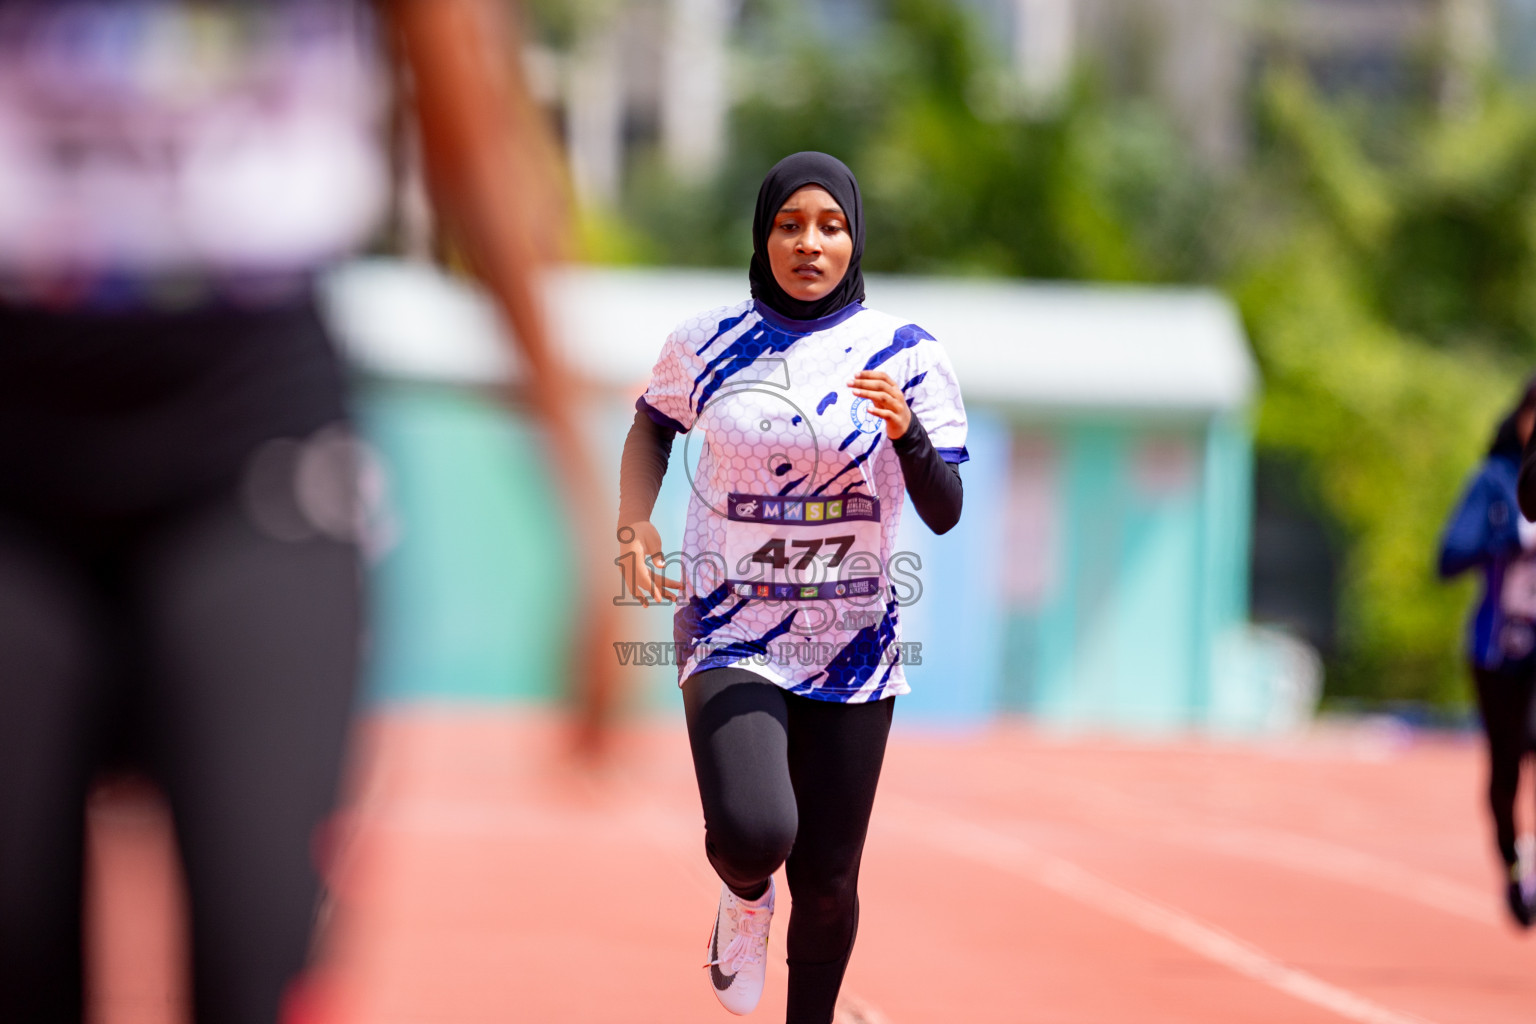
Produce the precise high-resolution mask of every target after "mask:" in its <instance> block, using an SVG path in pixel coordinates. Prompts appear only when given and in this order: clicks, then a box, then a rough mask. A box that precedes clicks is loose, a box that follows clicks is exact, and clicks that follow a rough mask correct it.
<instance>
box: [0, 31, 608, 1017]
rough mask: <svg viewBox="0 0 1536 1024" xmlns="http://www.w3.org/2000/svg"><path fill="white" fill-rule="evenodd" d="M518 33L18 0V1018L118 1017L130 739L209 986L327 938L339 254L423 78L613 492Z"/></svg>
mask: <svg viewBox="0 0 1536 1024" xmlns="http://www.w3.org/2000/svg"><path fill="white" fill-rule="evenodd" d="M508 32H509V26H506V25H504V24H502V22H501V19H500V14H499V9H498V7H497V6H496V5H495V4H494V3H493V2H492V0H395V2H391V3H381V4H378V5H373V4H370V3H367V2H365V0H268V2H265V3H255V2H250V3H240V2H235V0H200V2H178V0H109V2H101V0H94V2H83V0H82V2H75V0H60V2H46V3H44V2H38V0H0V1021H6V1022H12V1021H15V1022H29V1024H34V1022H35V1024H52V1022H65V1021H69V1022H78V1021H79V1020H80V1019H81V1017H82V1014H83V1012H84V1004H85V999H84V996H83V992H82V989H83V979H82V941H83V940H82V926H81V917H82V895H81V883H82V871H83V855H82V844H83V839H84V836H83V831H84V816H83V807H84V804H85V800H86V796H87V792H88V790H89V789H90V787H91V786H92V784H93V780H94V779H96V778H97V777H98V775H99V773H100V772H102V771H103V770H104V769H116V768H119V767H124V766H126V767H130V768H132V769H134V770H136V771H140V772H144V773H146V774H148V775H149V776H150V777H151V778H152V779H153V780H154V781H155V782H156V783H157V784H158V785H159V787H160V788H161V789H162V790H163V792H164V794H165V796H166V799H167V801H168V803H169V806H170V809H171V812H172V815H173V819H174V822H175V829H176V838H177V845H178V848H179V851H180V853H181V858H182V862H183V867H184V872H185V879H186V885H187V892H188V897H189V907H190V921H189V926H190V942H191V955H192V971H191V980H192V986H193V993H192V1003H193V1009H194V1013H195V1018H196V1020H198V1021H209V1022H212V1021H218V1022H220V1024H247V1022H248V1024H270V1022H272V1021H274V1020H276V1019H278V1017H279V1014H280V1012H281V1010H280V1007H281V1005H282V1003H283V1000H284V998H285V995H284V994H285V991H290V990H291V989H292V985H293V983H294V981H295V979H296V978H297V977H298V976H299V974H300V972H301V969H302V968H303V966H304V964H305V960H306V956H307V947H308V944H309V935H310V931H311V928H312V925H313V922H314V917H315V908H316V903H317V896H318V893H319V889H320V881H319V877H318V874H317V870H316V866H315V864H314V862H313V857H312V853H313V845H312V844H313V841H314V838H315V832H316V829H317V826H319V825H320V824H321V823H322V821H323V820H324V819H325V818H326V816H327V815H328V813H329V812H330V811H331V810H332V807H333V802H334V800H335V797H336V792H337V780H338V776H339V772H340V769H341V767H342V761H343V753H344V742H345V738H346V734H347V729H348V724H349V719H350V716H351V711H352V707H353V702H354V699H355V696H356V683H357V679H358V677H359V667H360V652H361V650H362V641H363V637H364V633H365V630H364V621H365V620H364V607H363V603H362V600H361V596H362V586H363V570H364V566H363V561H362V558H361V557H360V549H361V545H362V542H363V541H364V539H365V538H364V532H365V529H366V523H365V520H366V511H367V510H366V508H365V507H364V503H363V502H362V501H361V500H360V489H359V481H358V477H359V469H360V466H361V464H362V463H363V462H364V461H365V460H364V459H363V458H362V457H361V452H362V450H361V448H360V446H359V444H358V442H357V441H356V440H355V438H354V436H353V434H352V431H351V427H350V426H349V415H348V402H347V386H346V371H345V368H344V366H343V365H342V363H341V361H340V359H339V357H338V353H337V352H336V350H335V349H334V348H333V346H332V343H331V339H330V338H329V337H328V336H327V332H326V328H325V325H324V324H323V323H322V321H321V319H320V317H319V316H318V314H317V306H316V300H315V282H316V275H317V274H318V273H319V272H320V271H321V270H323V269H324V268H325V267H327V266H328V265H331V264H333V263H335V262H336V261H338V260H340V259H343V258H345V257H346V256H348V255H349V254H351V253H353V252H355V251H357V250H358V249H359V248H360V247H361V246H362V245H364V244H365V243H366V242H367V241H368V240H369V239H370V238H371V237H372V236H373V235H374V234H375V233H376V231H377V229H378V226H379V223H380V219H381V215H382V214H383V213H384V212H385V210H386V207H387V204H388V201H389V199H390V193H391V177H390V161H389V159H388V146H387V132H385V131H384V128H385V125H386V123H387V121H388V116H387V115H388V114H389V112H390V108H391V104H392V103H401V102H410V103H413V104H414V107H415V110H416V113H417V114H418V116H419V132H420V138H421V142H422V153H423V159H424V163H425V169H426V172H427V178H428V182H429V185H430V186H431V189H432V192H433V196H434V199H435V201H436V207H437V211H438V214H439V217H440V220H441V224H442V226H443V227H444V228H446V229H447V230H448V231H450V232H452V233H453V240H454V242H455V243H456V244H457V245H458V246H459V249H460V251H461V253H462V255H463V256H464V258H465V259H466V260H467V261H468V262H469V263H470V264H471V265H472V266H473V267H474V268H475V269H476V270H477V271H478V272H479V273H480V274H481V275H482V276H483V277H484V279H485V280H486V281H487V283H488V284H489V285H490V286H491V289H492V291H493V293H494V295H495V297H496V298H497V300H498V301H499V303H500V306H501V308H502V310H503V312H504V313H505V314H506V315H507V317H508V319H509V320H510V321H511V323H512V324H513V326H514V327H515V329H516V332H517V336H518V338H519V341H520V343H521V348H522V357H523V358H522V360H521V362H522V363H523V365H524V366H525V367H526V373H527V375H528V380H527V383H528V384H530V385H531V386H530V388H529V390H528V394H529V396H530V398H531V399H532V401H533V404H534V407H535V410H536V411H537V412H538V413H539V414H541V416H542V418H543V420H544V422H545V424H546V426H547V427H549V432H550V443H551V444H552V445H553V447H554V451H555V453H556V458H557V462H558V465H559V466H560V469H561V470H562V471H563V472H564V473H565V477H564V479H565V482H566V484H567V487H568V490H569V491H570V493H571V494H572V495H573V496H576V495H577V494H578V492H579V490H580V487H581V483H580V481H581V479H582V474H584V473H588V472H589V467H588V466H587V463H586V461H585V454H584V452H583V451H582V449H581V447H580V445H579V443H578V442H577V441H576V436H577V435H576V432H575V431H574V430H572V429H570V420H569V417H570V416H571V415H572V413H571V412H570V411H568V410H569V408H570V405H571V401H570V397H571V392H570V385H569V383H568V380H567V377H566V375H565V372H564V370H563V368H562V366H561V364H560V362H559V360H558V359H557V358H556V357H555V352H554V350H553V348H552V347H551V345H550V343H549V339H548V336H547V332H546V331H545V328H544V324H543V321H542V318H541V314H540V311H539V307H538V303H537V301H536V298H535V287H536V282H535V280H534V274H533V272H534V271H535V270H536V269H537V267H538V266H539V265H540V264H541V263H543V262H544V261H545V260H546V259H547V258H548V257H549V256H550V255H551V254H553V253H554V252H556V251H557V250H558V241H559V225H558V223H557V222H556V218H555V217H553V216H552V215H551V211H556V210H559V209H560V207H561V203H560V198H561V197H560V195H559V194H558V191H557V190H556V189H554V188H553V187H552V181H553V179H552V176H551V175H550V174H549V173H548V172H547V169H546V167H545V164H544V163H542V162H541V161H540V159H539V154H540V152H541V148H540V145H539V139H538V136H539V133H540V125H539V123H538V120H537V117H536V116H535V115H534V114H533V112H532V107H531V104H530V103H529V102H528V101H527V98H526V96H525V95H524V94H523V93H522V91H521V83H520V81H519V79H518V78H517V76H516V75H515V74H512V73H511V71H512V69H513V60H514V54H515V50H514V49H512V46H511V44H512V40H511V38H510V36H509V34H508ZM396 57H399V58H402V59H403V60H402V61H397V60H395V59H394V58H396ZM402 64H403V67H404V68H405V69H406V70H405V71H404V72H403V73H401V74H398V75H397V74H396V71H397V70H398V69H399V67H400V66H401V65H402ZM392 83H393V85H394V86H395V88H393V89H392ZM594 493H595V491H593V492H591V493H588V494H585V495H580V497H581V499H582V501H583V502H584V507H593V508H595V507H597V505H598V503H597V502H596V501H594V500H591V497H592V494H594ZM575 514H576V515H577V516H578V518H579V516H580V508H579V507H578V509H577V511H576V513H575ZM610 571H611V570H610ZM596 580H597V577H596V574H595V573H593V574H592V576H591V582H592V583H595V582H596ZM510 612H511V610H509V613H510ZM594 628H596V627H594Z"/></svg>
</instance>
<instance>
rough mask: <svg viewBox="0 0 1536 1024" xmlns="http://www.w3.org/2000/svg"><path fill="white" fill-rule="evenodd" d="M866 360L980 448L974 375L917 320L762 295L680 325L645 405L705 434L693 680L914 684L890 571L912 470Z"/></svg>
mask: <svg viewBox="0 0 1536 1024" xmlns="http://www.w3.org/2000/svg"><path fill="white" fill-rule="evenodd" d="M866 369H868V370H881V371H884V372H885V373H887V374H889V375H890V377H891V379H892V380H894V381H895V382H896V383H897V386H898V387H900V388H901V390H902V393H903V394H904V395H905V397H906V400H907V404H908V406H909V407H910V408H911V409H912V411H913V413H914V414H915V415H916V416H917V418H918V419H919V420H921V421H922V424H923V426H924V428H926V430H927V432H928V436H929V439H930V440H931V442H932V443H933V446H934V447H935V448H936V449H938V452H939V454H940V455H941V456H942V457H943V458H944V459H945V460H946V461H949V462H957V463H958V462H964V461H965V460H966V459H967V458H968V457H969V456H968V455H967V454H966V450H965V434H966V420H965V406H964V404H963V403H962V401H961V398H960V385H959V382H958V381H957V380H956V379H955V373H954V370H953V368H951V366H950V363H949V357H948V355H946V354H945V352H944V349H943V347H941V346H940V345H939V343H938V342H937V341H935V340H934V338H933V337H932V335H930V334H928V332H926V331H924V330H923V329H922V328H921V327H919V326H917V325H916V324H911V323H908V322H906V321H904V320H901V319H898V318H896V317H891V316H887V315H885V314H883V313H878V312H876V311H874V310H871V309H865V308H864V307H862V306H859V305H857V304H855V305H851V306H848V307H846V308H844V309H842V310H840V311H839V312H837V313H835V314H833V315H832V316H829V317H824V318H823V319H821V320H811V321H797V320H788V319H785V318H783V317H781V316H779V315H778V314H777V313H775V312H773V311H772V310H771V309H768V308H767V307H765V306H763V305H762V304H760V303H757V302H755V301H750V300H749V301H747V302H743V303H740V304H738V305H735V306H729V307H725V308H722V309H717V310H712V311H710V312H708V313H705V314H703V315H701V316H698V317H694V318H693V319H691V320H688V321H686V322H684V323H683V324H681V325H679V326H678V327H677V329H676V330H674V331H673V332H672V334H671V335H670V336H669V337H668V338H667V343H666V346H665V348H663V350H662V353H661V357H660V358H659V359H658V360H657V361H656V366H655V368H654V369H653V370H652V372H651V381H650V386H649V387H648V388H647V389H646V391H645V394H644V395H643V396H642V397H641V399H640V401H639V402H638V403H637V405H638V406H639V407H640V408H641V409H643V410H645V411H646V412H647V413H648V414H649V415H650V416H651V418H652V419H654V420H656V421H657V422H659V423H662V424H664V425H666V426H669V427H671V428H672V429H674V430H677V431H680V432H683V433H685V434H687V435H688V438H689V441H690V443H688V444H687V445H685V448H684V463H685V467H688V469H689V471H690V472H691V479H690V482H691V484H692V488H693V494H692V496H691V498H690V499H689V504H688V525H687V528H686V530H685V531H684V534H683V545H682V549H681V556H682V557H681V566H680V568H681V576H682V579H683V592H682V596H681V598H680V604H679V608H678V611H677V614H676V617H675V623H674V636H675V640H676V642H677V645H678V657H677V660H678V665H679V669H678V678H679V680H682V679H685V678H687V676H688V675H689V674H690V673H693V672H696V671H699V670H702V669H708V668H722V667H725V666H728V665H735V666H739V667H741V668H745V669H749V670H751V671H753V672H756V673H758V674H759V675H761V676H763V677H764V678H765V679H767V680H769V681H771V682H773V683H776V684H777V685H779V686H782V687H784V688H786V689H788V690H791V691H792V692H794V693H798V694H802V695H804V696H807V697H814V698H817V699H820V700H832V701H845V702H851V703H856V702H861V701H867V700H875V699H879V698H882V697H892V696H897V695H899V694H903V693H907V692H909V689H908V686H907V682H906V678H905V673H904V671H903V667H902V651H903V647H902V644H901V629H900V622H899V616H898V608H897V590H896V587H895V586H893V584H892V582H891V579H890V578H889V570H890V568H891V559H892V555H893V554H894V547H895V541H896V528H897V525H898V524H899V521H900V519H901V507H902V502H903V498H904V495H905V486H904V482H903V478H902V470H901V463H900V461H899V459H898V458H897V455H896V453H895V451H894V450H892V447H891V443H890V440H889V439H888V438H887V437H886V433H885V423H884V421H883V420H881V419H880V418H879V417H878V416H874V415H872V414H870V412H869V411H868V405H869V402H868V400H867V399H858V400H855V399H854V396H853V394H852V392H851V391H850V390H849V388H848V381H849V380H850V379H851V378H852V377H853V375H854V374H855V373H857V372H858V371H860V370H866ZM695 427H699V428H702V429H701V430H695V429H694V428H695ZM700 435H702V437H701V436H700ZM699 448H702V451H698V468H697V470H696V471H693V470H692V469H691V466H689V465H688V464H689V463H691V462H692V457H693V454H694V452H695V451H697V450H698V449H699ZM674 568H679V566H678V562H677V561H675V560H674V561H672V562H670V563H669V566H668V570H669V571H668V575H673V572H672V571H671V570H672V569H674Z"/></svg>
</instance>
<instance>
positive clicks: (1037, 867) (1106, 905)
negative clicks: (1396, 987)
mask: <svg viewBox="0 0 1536 1024" xmlns="http://www.w3.org/2000/svg"><path fill="white" fill-rule="evenodd" d="M881 806H882V808H883V810H884V813H883V814H881V813H877V814H876V815H875V820H876V822H878V823H879V824H880V825H882V826H884V827H887V828H894V829H897V830H899V831H901V832H902V833H904V834H905V835H906V837H907V838H909V839H915V840H919V841H922V842H926V843H928V844H929V845H930V846H932V847H934V848H936V849H939V850H942V851H943V852H945V853H948V854H951V855H953V856H957V857H961V858H964V859H967V860H972V861H975V862H977V863H981V864H986V865H988V866H989V867H993V868H997V869H999V870H1002V871H1006V872H1008V873H1010V874H1014V875H1019V876H1021V877H1023V878H1027V879H1028V880H1030V881H1032V882H1034V883H1036V884H1037V885H1040V886H1042V887H1044V888H1046V889H1050V890H1051V891H1053V892H1056V893H1059V894H1061V895H1063V896H1066V897H1068V898H1069V899H1073V900H1076V901H1077V902H1079V903H1082V904H1085V905H1087V906H1090V907H1093V908H1094V909H1095V910H1098V911H1101V912H1102V913H1105V914H1107V915H1109V916H1110V917H1114V918H1118V919H1120V920H1122V921H1125V922H1127V923H1129V924H1133V925H1136V926H1137V927H1138V928H1141V929H1142V930H1143V931H1146V932H1150V933H1151V934H1153V935H1156V936H1159V937H1160V938H1164V939H1167V940H1169V941H1170V942H1173V943H1175V944H1177V945H1180V946H1183V947H1184V948H1185V949H1187V950H1189V951H1190V952H1192V953H1195V954H1196V955H1198V956H1202V957H1204V958H1205V959H1207V960H1210V961H1212V962H1214V963H1217V964H1220V965H1222V966H1223V967H1226V968H1228V969H1230V970H1233V971H1236V972H1237V973H1238V974H1241V975H1243V976H1245V977H1248V978H1252V979H1253V980H1254V981H1258V982H1260V983H1262V984H1265V985H1268V986H1270V987H1271V988H1273V989H1276V990H1278V991H1280V992H1284V993H1285V994H1286V995H1289V996H1292V997H1294V998H1296V999H1299V1000H1301V1001H1302V1002H1306V1003H1311V1004H1312V1005H1313V1006H1316V1007H1319V1008H1320V1009H1323V1010H1327V1011H1329V1012H1331V1013H1334V1014H1337V1015H1338V1016H1340V1017H1343V1018H1344V1019H1346V1020H1352V1021H1358V1022H1360V1024H1431V1022H1430V1021H1428V1020H1426V1019H1425V1018H1423V1017H1417V1016H1414V1015H1413V1014H1409V1013H1401V1012H1399V1011H1396V1010H1390V1009H1388V1008H1386V1007H1384V1006H1381V1005H1379V1004H1377V1003H1374V1002H1372V1001H1371V1000H1369V999H1366V998H1365V997H1364V996H1359V995H1356V994H1355V993H1353V992H1350V991H1349V990H1348V989H1343V988H1340V987H1339V986H1337V985H1334V984H1331V983H1330V982H1326V981H1324V980H1323V979H1321V978H1319V977H1317V976H1316V975H1313V974H1309V973H1307V972H1306V971H1303V970H1299V969H1297V968H1295V967H1290V966H1288V965H1286V964H1285V963H1282V962H1281V961H1280V960H1278V959H1276V958H1275V957H1273V956H1271V955H1269V954H1268V953H1266V952H1264V951H1263V950H1261V949H1259V948H1258V947H1256V946H1253V945H1251V944H1249V943H1247V942H1244V941H1243V940H1242V939H1239V938H1237V937H1236V936H1233V935H1229V934H1228V933H1226V932H1224V931H1222V930H1221V929H1219V928H1217V927H1215V926H1214V925H1210V924H1207V923H1205V922H1204V921H1201V920H1200V919H1198V918H1196V917H1193V916H1191V915H1190V914H1187V913H1185V912H1184V911H1182V910H1179V909H1177V908H1176V907H1170V906H1167V905H1166V904H1163V903H1159V902H1157V901H1156V900H1153V899H1151V898H1149V897H1147V896H1143V895H1141V894H1139V893H1135V892H1132V891H1131V890H1129V889H1125V888H1122V887H1120V886H1118V885H1115V884H1114V883H1113V882H1110V881H1108V880H1106V879H1103V878H1100V877H1099V876H1097V875H1095V874H1093V873H1092V872H1090V871H1088V870H1086V869H1084V868H1081V867H1079V866H1077V865H1076V864H1073V863H1072V862H1071V861H1067V860H1063V859H1062V858H1060V857H1055V856H1052V855H1051V854H1047V853H1043V852H1041V851H1039V850H1037V849H1035V848H1034V847H1033V846H1030V845H1029V844H1028V843H1025V842H1023V841H1021V840H1019V839H1015V838H1013V837H1012V836H1009V835H1005V834H1003V833H1001V832H998V831H996V830H995V829H991V828H988V827H986V826H983V825H979V824H977V823H975V822H972V821H967V820H966V819H964V818H959V817H956V816H954V815H951V814H949V813H948V812H946V811H943V810H940V809H938V808H936V807H932V806H927V805H923V804H918V803H914V802H912V801H909V800H904V799H901V798H897V797H887V798H883V799H882V800H881ZM892 812H895V813H892Z"/></svg>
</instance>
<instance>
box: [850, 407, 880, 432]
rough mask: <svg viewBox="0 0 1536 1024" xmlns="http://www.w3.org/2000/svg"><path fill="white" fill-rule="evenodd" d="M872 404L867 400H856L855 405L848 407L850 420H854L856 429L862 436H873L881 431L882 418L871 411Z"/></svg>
mask: <svg viewBox="0 0 1536 1024" xmlns="http://www.w3.org/2000/svg"><path fill="white" fill-rule="evenodd" d="M870 404H871V403H870V401H869V399H867V398H855V399H854V400H853V404H852V405H850V406H848V418H849V419H851V420H853V426H854V429H855V430H857V431H858V432H859V433H861V434H873V433H874V432H875V431H877V430H879V429H880V417H878V416H876V415H875V414H874V413H872V412H870V411H869V407H870Z"/></svg>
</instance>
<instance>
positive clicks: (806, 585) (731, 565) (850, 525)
mask: <svg viewBox="0 0 1536 1024" xmlns="http://www.w3.org/2000/svg"><path fill="white" fill-rule="evenodd" d="M727 501H728V508H727V518H728V519H729V520H730V523H731V525H730V528H729V529H728V530H726V531H725V537H726V548H727V550H725V551H723V552H721V554H722V555H724V558H725V564H726V568H727V573H728V576H727V579H726V582H727V584H728V585H729V587H730V591H731V593H733V594H735V595H736V596H737V597H742V598H752V599H755V600H763V601H835V600H845V601H851V602H853V603H855V604H859V605H864V604H869V605H874V604H876V603H878V602H879V601H880V599H881V594H882V577H883V572H882V567H881V565H880V558H879V555H878V552H879V550H880V501H879V499H878V498H871V497H868V496H866V495H862V494H843V495H837V496H835V497H825V498H820V497H818V498H786V497H782V496H779V495H762V494H737V493H732V494H730V495H729V496H728V498H727Z"/></svg>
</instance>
